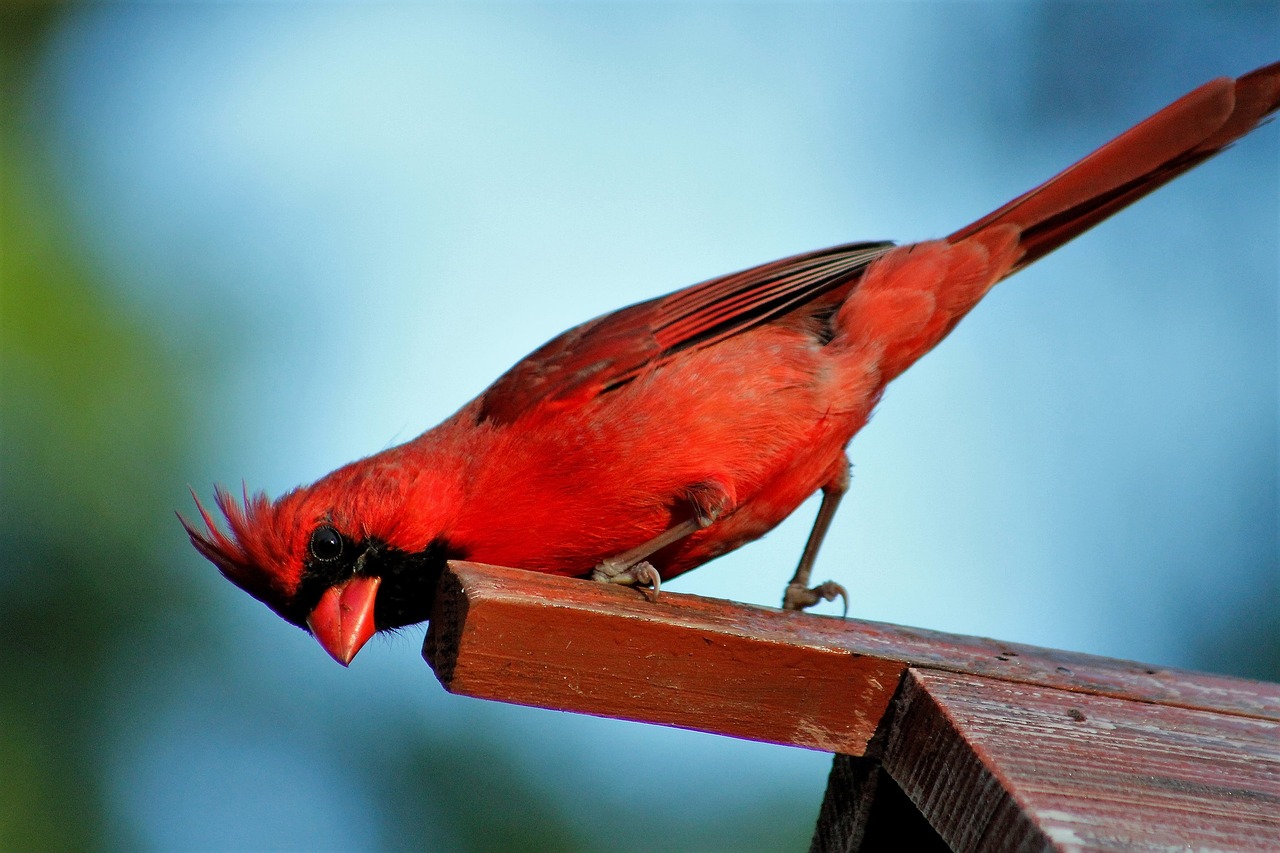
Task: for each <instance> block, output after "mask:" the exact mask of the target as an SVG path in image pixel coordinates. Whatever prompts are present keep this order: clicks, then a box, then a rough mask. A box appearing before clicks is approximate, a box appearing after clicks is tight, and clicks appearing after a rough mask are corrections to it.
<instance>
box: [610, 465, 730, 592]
mask: <svg viewBox="0 0 1280 853" xmlns="http://www.w3.org/2000/svg"><path fill="white" fill-rule="evenodd" d="M732 502H733V498H732V497H731V496H730V495H729V493H728V492H727V491H726V490H725V489H724V488H723V487H721V486H720V485H718V484H713V483H704V484H701V485H698V486H695V487H693V488H691V489H690V490H689V503H690V504H691V505H692V506H693V516H692V517H691V518H687V519H685V520H684V521H682V522H680V523H679V524H674V525H672V526H671V527H668V528H667V529H666V530H664V531H662V532H661V533H659V534H658V535H657V536H655V537H653V538H652V539H649V540H648V541H645V542H641V543H640V544H639V545H637V546H636V547H634V548H631V549H629V550H626V551H623V552H622V553H621V554H618V555H617V556H616V557H610V558H609V559H607V560H604V561H603V562H601V563H600V565H598V566H596V567H595V570H594V571H592V572H591V579H592V580H594V581H600V582H601V583H617V584H623V585H625V586H651V587H653V597H654V599H657V597H658V590H659V589H661V587H662V577H661V576H660V575H659V574H658V570H657V569H655V568H654V567H653V566H652V565H651V564H650V563H649V561H648V560H647V559H646V558H647V557H648V556H649V555H651V554H654V553H656V552H658V551H660V550H662V549H663V548H665V547H667V546H668V545H671V544H673V543H675V542H679V541H680V540H681V539H683V538H684V537H686V536H688V535H690V534H691V533H697V532H698V531H699V530H702V529H703V528H704V527H709V526H710V525H711V524H712V523H714V522H715V520H716V519H718V518H719V517H720V516H722V515H724V513H725V511H726V510H727V509H728V507H729V506H730V505H731V504H732Z"/></svg>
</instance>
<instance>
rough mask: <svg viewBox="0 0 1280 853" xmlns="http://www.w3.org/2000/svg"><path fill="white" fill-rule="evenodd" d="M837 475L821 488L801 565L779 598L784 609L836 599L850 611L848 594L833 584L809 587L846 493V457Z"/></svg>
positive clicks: (799, 607) (847, 459)
mask: <svg viewBox="0 0 1280 853" xmlns="http://www.w3.org/2000/svg"><path fill="white" fill-rule="evenodd" d="M842 461H843V464H842V465H841V466H840V470H839V472H838V473H837V474H836V476H835V477H833V478H832V479H831V481H830V482H828V483H827V484H826V485H825V486H823V487H822V504H821V505H820V506H819V507H818V517H817V518H816V519H814V521H813V530H811V531H809V541H808V542H806V543H805V546H804V553H803V554H801V555H800V565H798V566H796V573H795V575H793V576H792V578H791V580H790V582H788V583H787V589H786V591H785V592H784V593H783V595H782V607H783V609H785V610H804V609H805V608H808V607H812V606H813V605H815V604H817V603H818V602H819V601H835V600H836V598H837V597H839V598H840V600H841V601H843V602H844V612H845V613H846V614H847V613H848V612H849V592H848V590H846V589H845V588H844V587H842V586H841V585H840V584H838V583H836V582H835V581H826V582H824V583H820V584H818V585H817V586H815V587H810V586H809V575H810V573H812V572H813V563H814V561H815V560H817V559H818V549H819V548H821V547H822V540H823V539H824V538H826V535H827V530H828V529H829V528H830V527H831V519H833V518H835V515H836V509H837V508H838V507H839V506H840V499H841V498H843V497H844V493H845V492H847V491H849V457H848V456H845V457H844V458H843V460H842Z"/></svg>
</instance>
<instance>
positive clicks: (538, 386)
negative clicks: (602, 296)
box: [479, 242, 893, 423]
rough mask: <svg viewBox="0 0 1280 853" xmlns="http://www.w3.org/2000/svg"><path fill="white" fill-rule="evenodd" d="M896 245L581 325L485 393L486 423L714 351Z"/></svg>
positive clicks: (753, 272) (761, 271)
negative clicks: (689, 354)
mask: <svg viewBox="0 0 1280 853" xmlns="http://www.w3.org/2000/svg"><path fill="white" fill-rule="evenodd" d="M892 246H893V244H892V243H888V242H874V243H848V244H845V245H842V246H834V247H832V248H830V249H821V250H819V251H816V252H807V253H805V254H803V255H795V256H793V257H790V258H783V259H782V260H778V261H772V262H770V263H767V264H762V265H761V266H757V267H752V268H751V269H747V270H743V271H741V272H736V273H731V274H729V275H725V276H720V277H719V278H713V279H711V280H709V281H704V282H702V283H700V284H695V285H693V286H691V287H686V288H684V289H683V290H677V291H676V292H675V293H671V294H668V295H667V296H662V297H659V298H657V299H651V300H649V301H647V302H641V303H639V304H636V305H632V306H630V307H627V308H623V309H621V310H619V311H615V312H613V313H611V314H605V315H604V316H602V317H597V318H596V319H594V320H589V321H588V322H586V323H583V324H582V325H580V326H575V327H574V328H572V329H570V330H569V331H567V332H565V333H563V334H561V335H560V336H558V337H556V338H554V339H552V340H550V341H548V342H547V343H546V344H544V345H543V346H542V347H540V348H539V349H537V350H536V351H535V352H533V353H532V354H530V355H528V356H526V357H525V358H523V359H521V360H520V362H519V363H517V364H516V365H515V366H514V367H512V368H511V369H510V370H509V371H507V372H506V373H505V374H503V375H502V376H501V377H500V378H499V379H498V381H496V382H495V383H494V384H493V385H491V386H490V387H489V389H488V390H487V391H485V393H484V395H483V398H482V401H481V406H480V410H479V417H480V419H481V420H489V421H495V422H498V423H510V422H512V421H514V420H516V419H517V418H519V417H520V416H521V415H523V414H524V413H526V412H529V411H531V410H533V409H534V408H543V407H551V408H552V409H560V408H563V407H565V406H574V405H581V404H582V403H584V402H586V401H587V400H589V399H591V398H592V397H594V396H596V395H598V394H603V393H606V392H608V391H611V390H613V389H616V388H619V387H621V386H623V385H625V384H626V383H628V382H630V381H631V380H633V379H635V378H636V377H637V376H639V375H640V374H641V373H643V372H644V371H646V370H651V369H653V368H655V367H657V366H659V365H661V364H663V363H664V362H666V361H668V360H670V359H671V358H673V357H674V356H675V355H676V354H678V353H681V352H684V351H686V350H690V349H701V348H704V347H709V346H713V345H715V344H717V343H719V342H721V341H724V340H726V339H728V338H731V337H733V336H734V335H739V334H742V333H743V332H745V331H747V330H749V329H752V328H755V327H756V326H759V325H761V324H764V323H768V322H770V321H772V320H776V319H778V318H780V317H783V316H786V315H788V314H790V313H791V312H793V311H795V310H797V309H799V308H802V307H803V306H805V305H809V304H811V303H812V302H814V301H815V300H817V299H819V298H820V297H822V296H824V295H826V294H828V293H831V292H832V291H834V290H837V289H838V288H841V287H845V286H849V285H852V284H853V283H854V282H856V281H857V279H858V278H860V277H861V275H862V273H863V272H864V271H865V270H866V268H867V266H868V265H870V264H871V262H872V261H874V260H875V259H876V258H878V257H880V256H881V255H883V254H884V253H885V252H887V251H888V250H889V249H890V248H892Z"/></svg>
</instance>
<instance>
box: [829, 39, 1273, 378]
mask: <svg viewBox="0 0 1280 853" xmlns="http://www.w3.org/2000/svg"><path fill="white" fill-rule="evenodd" d="M1278 107H1280V62H1278V63H1275V64H1272V65H1268V66H1266V67H1264V68H1259V69H1258V70H1256V71H1253V72H1251V73H1249V74H1246V75H1244V76H1243V77H1240V78H1239V79H1236V80H1233V79H1231V78H1229V77H1222V78H1219V79H1217V80H1213V81H1211V82H1209V83H1206V84H1204V85H1203V86H1201V87H1200V88H1198V89H1196V90H1195V91H1193V92H1190V93H1189V94H1187V95H1184V96H1183V97H1181V98H1179V99H1178V100H1176V101H1174V102H1173V103H1172V104H1170V105H1169V106H1167V107H1165V108H1164V109H1162V110H1160V111H1159V112H1157V113H1156V114H1155V115H1153V116H1151V117H1150V118H1148V119H1146V120H1145V121H1143V122H1141V123H1140V124H1138V125H1136V126H1135V127H1133V128H1130V129H1129V130H1127V131H1125V132H1124V133H1122V134H1120V135H1119V136H1117V137H1116V138H1115V139H1113V140H1111V141H1110V142H1108V143H1107V144H1106V145H1103V146H1102V147H1101V148H1099V149H1098V150H1097V151H1094V152H1093V153H1092V154H1090V155H1089V156H1087V157H1085V158H1084V159H1083V160H1081V161H1080V162H1078V163H1076V164H1075V165H1073V166H1071V167H1070V168H1068V169H1066V170H1064V171H1062V172H1060V173H1058V174H1057V175H1055V176H1054V177H1052V178H1050V179H1049V180H1047V181H1045V182H1044V183H1043V184H1041V185H1040V186H1038V187H1036V188H1035V189H1033V190H1031V191H1030V192H1027V193H1024V194H1022V195H1020V196H1018V197H1017V198H1015V199H1014V200H1013V201H1011V202H1009V203H1008V204H1006V205H1005V206H1004V207H1001V208H1000V209H998V210H996V211H994V212H992V213H989V214H987V215H986V216H984V217H982V218H981V219H979V220H978V221H976V222H974V223H973V224H971V225H967V226H965V227H964V228H961V229H960V230H959V231H956V232H955V233H954V234H952V235H951V236H949V237H946V238H945V239H942V240H935V241H930V242H925V243H916V244H913V245H908V246H902V247H899V248H897V249H894V250H893V251H891V252H889V253H887V254H886V255H884V256H883V257H881V258H880V259H878V260H877V261H875V262H874V263H873V264H872V266H871V267H870V268H869V269H868V270H867V273H866V275H865V276H864V278H863V279H862V281H860V282H859V284H858V287H857V289H856V290H855V291H854V292H853V293H852V294H851V295H850V298H849V299H848V300H847V301H846V302H845V304H844V305H843V306H842V307H841V309H840V312H839V315H838V316H837V321H836V322H837V327H838V328H840V329H841V330H842V332H843V333H844V334H845V335H846V336H847V338H846V339H847V340H848V341H849V342H851V343H854V344H856V345H860V346H868V345H870V346H874V347H875V348H877V349H878V350H880V351H881V355H880V358H879V364H880V375H881V379H882V381H883V382H888V381H889V380H890V379H892V378H894V377H895V376H897V375H898V374H899V373H901V372H902V371H903V370H905V369H906V368H907V367H908V366H910V365H911V364H912V362H914V361H915V360H916V359H918V358H920V356H922V355H924V354H925V353H926V352H928V351H929V350H930V349H932V348H933V347H934V346H936V345H937V344H938V342H939V341H941V340H942V339H943V338H944V337H946V335H947V333H948V332H950V331H951V329H952V328H953V327H954V326H955V324H956V323H958V322H959V321H960V319H961V318H962V317H963V316H964V315H965V314H967V313H968V312H969V310H970V309H972V308H973V306H974V305H976V304H977V303H978V301H979V300H980V299H981V298H982V297H983V296H984V295H985V294H986V293H987V291H988V290H990V289H991V287H992V285H994V284H995V283H996V282H998V281H1000V280H1001V279H1003V278H1005V277H1007V276H1009V275H1011V274H1013V273H1015V272H1017V271H1018V270H1020V269H1022V268H1023V267H1025V266H1026V265H1027V264H1030V263H1031V262H1033V261H1035V260H1037V259H1039V258H1041V257H1043V256H1044V255H1047V254H1048V253H1049V252H1052V251H1053V250H1054V249H1056V248H1058V247H1059V246H1061V245H1062V244H1063V243H1066V242H1067V241H1068V240H1070V239H1071V238H1073V237H1075V236H1077V235H1078V234H1081V233H1083V232H1084V231H1086V230H1088V229H1089V228H1091V227H1093V226H1094V225H1096V224H1098V223H1099V222H1101V221H1102V220H1104V219H1106V218H1107V217H1108V216H1110V215H1111V214H1113V213H1115V212H1117V211H1118V210H1120V209H1121V208H1124V207H1126V206H1127V205H1129V204H1132V203H1133V202H1135V201H1137V200H1138V199H1140V198H1142V197H1143V196H1144V195H1146V194H1147V193H1149V192H1151V191H1152V190H1154V189H1156V188H1157V187H1159V186H1162V185H1163V184H1165V183H1167V182H1168V181H1171V180H1173V178H1175V177H1177V176H1178V175H1180V174H1182V173H1183V172H1185V171H1187V170H1188V169H1191V168H1193V167H1194V166H1196V165H1198V164H1200V163H1203V162H1204V161H1205V160H1207V159H1208V158H1210V157H1212V156H1213V155H1214V154H1217V153H1218V152H1219V151H1221V150H1222V149H1224V148H1226V147H1227V146H1228V145H1230V144H1231V143H1232V142H1234V141H1235V140H1237V139H1239V138H1240V137H1242V136H1244V135H1245V134H1246V133H1248V132H1249V131H1251V130H1253V129H1254V128H1255V127H1257V126H1258V125H1259V124H1260V123H1261V122H1262V121H1263V120H1264V119H1265V118H1266V117H1267V116H1269V115H1271V114H1272V113H1273V112H1275V111H1276V109H1277V108H1278Z"/></svg>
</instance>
